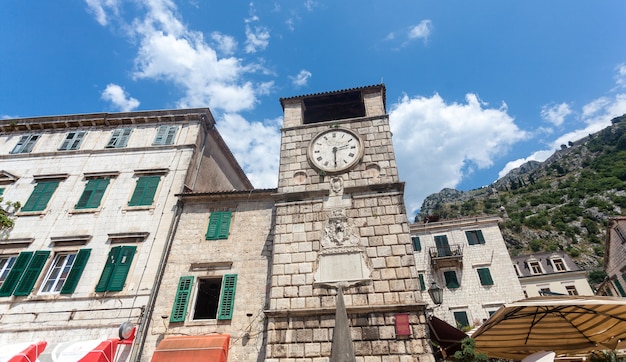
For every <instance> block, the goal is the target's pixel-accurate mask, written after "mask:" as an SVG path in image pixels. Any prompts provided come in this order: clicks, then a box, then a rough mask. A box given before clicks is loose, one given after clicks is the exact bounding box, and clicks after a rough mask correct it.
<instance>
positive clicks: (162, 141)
mask: <svg viewBox="0 0 626 362" xmlns="http://www.w3.org/2000/svg"><path fill="white" fill-rule="evenodd" d="M251 187H252V186H251V184H250V182H249V181H248V179H247V178H246V176H245V174H244V173H243V171H242V170H241V168H240V167H239V165H238V164H237V162H236V161H235V159H234V157H233V156H232V155H231V153H230V151H229V150H228V148H227V147H226V145H225V143H224V142H223V140H222V138H221V137H220V135H219V134H218V133H217V131H216V129H215V127H214V120H213V118H212V115H211V113H210V112H209V110H208V109H186V110H172V111H153V112H131V113H115V114H111V113H100V114H84V115H67V116H57V117H38V118H27V119H26V118H25V119H10V120H4V121H2V123H0V190H1V192H2V196H3V197H4V199H5V201H13V202H16V201H18V202H20V203H21V204H22V208H21V210H20V211H19V212H17V213H15V214H14V215H13V218H14V221H15V225H14V227H13V228H12V229H9V230H4V235H3V238H2V239H1V240H0V314H1V315H2V318H1V319H0V324H1V328H0V345H2V346H3V347H2V348H0V350H2V352H3V353H4V352H6V353H9V352H7V351H9V350H10V348H11V347H10V346H18V347H15V348H19V346H20V345H23V344H28V343H31V342H38V341H44V342H46V343H47V348H46V350H45V353H44V355H42V356H41V360H50V358H51V357H50V353H52V352H53V351H56V352H55V353H56V356H57V357H58V356H62V355H63V351H64V350H65V351H69V350H70V349H71V350H73V351H79V350H82V351H87V350H88V349H90V348H93V347H95V346H96V345H98V344H99V343H100V342H103V341H106V340H108V339H111V340H112V341H115V340H116V339H118V327H119V326H120V325H121V324H123V323H124V322H129V323H130V325H134V326H136V327H139V331H142V330H144V329H145V325H144V323H145V321H146V318H144V316H145V315H146V314H147V313H149V312H150V310H151V303H152V298H151V297H152V291H153V289H154V288H155V286H156V284H155V281H157V276H158V275H159V274H160V272H161V271H160V269H161V261H162V255H163V252H164V247H165V246H166V245H167V244H168V241H169V240H170V239H171V238H172V235H173V234H172V230H171V227H172V224H173V221H174V218H175V216H176V215H177V214H178V213H179V207H178V206H177V205H178V197H177V196H176V194H179V193H182V192H184V191H187V192H190V191H203V192H207V191H217V190H233V189H239V190H243V189H250V188H251ZM9 211H11V210H9ZM127 325H128V324H127ZM127 332H129V331H125V332H124V333H127ZM141 337H142V336H141V334H140V335H138V336H137V338H135V341H134V342H133V343H139V342H141V340H142V338H141ZM111 343H113V342H111ZM134 345H135V344H127V345H121V346H120V348H119V349H118V352H119V356H118V360H132V359H133V358H134V357H133V355H134V353H136V352H137V348H132V347H133V346H134ZM67 353H70V352H67ZM76 353H78V352H76ZM76 353H74V354H75V355H76ZM46 358H47V359H46Z"/></svg>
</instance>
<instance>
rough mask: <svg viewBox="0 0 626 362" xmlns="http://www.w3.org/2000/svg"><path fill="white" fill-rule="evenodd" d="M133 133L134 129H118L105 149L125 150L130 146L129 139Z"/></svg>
mask: <svg viewBox="0 0 626 362" xmlns="http://www.w3.org/2000/svg"><path fill="white" fill-rule="evenodd" d="M132 131H133V129H132V128H118V129H116V130H114V131H113V134H112V135H111V139H109V142H108V143H107V145H106V147H105V148H124V147H126V145H127V144H128V139H129V138H130V134H131V132H132Z"/></svg>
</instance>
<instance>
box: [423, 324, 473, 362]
mask: <svg viewBox="0 0 626 362" xmlns="http://www.w3.org/2000/svg"><path fill="white" fill-rule="evenodd" d="M428 326H429V327H430V339H431V340H432V341H433V342H436V343H437V344H438V345H439V347H441V349H442V351H443V352H445V355H446V356H450V355H452V354H454V352H456V351H459V350H461V341H462V340H463V339H465V338H467V337H468V335H467V334H465V332H463V331H462V330H460V329H457V328H455V327H453V326H451V325H449V324H448V323H446V321H443V320H441V319H439V318H437V317H434V316H433V317H431V318H430V319H429V320H428ZM444 357H445V356H444Z"/></svg>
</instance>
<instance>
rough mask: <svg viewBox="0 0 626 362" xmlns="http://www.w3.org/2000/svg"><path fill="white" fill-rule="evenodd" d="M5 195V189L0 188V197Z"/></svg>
mask: <svg viewBox="0 0 626 362" xmlns="http://www.w3.org/2000/svg"><path fill="white" fill-rule="evenodd" d="M2 195H4V187H1V188H0V196H2Z"/></svg>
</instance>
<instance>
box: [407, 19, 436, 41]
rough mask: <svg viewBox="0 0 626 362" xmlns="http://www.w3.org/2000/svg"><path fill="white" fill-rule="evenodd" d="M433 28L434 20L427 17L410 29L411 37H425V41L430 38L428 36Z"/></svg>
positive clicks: (411, 38)
mask: <svg viewBox="0 0 626 362" xmlns="http://www.w3.org/2000/svg"><path fill="white" fill-rule="evenodd" d="M432 28H433V23H432V21H430V20H428V19H426V20H422V21H420V23H419V24H417V25H415V26H412V27H411V29H409V39H410V40H413V39H424V41H426V40H428V36H429V35H430V32H431V30H432Z"/></svg>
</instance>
